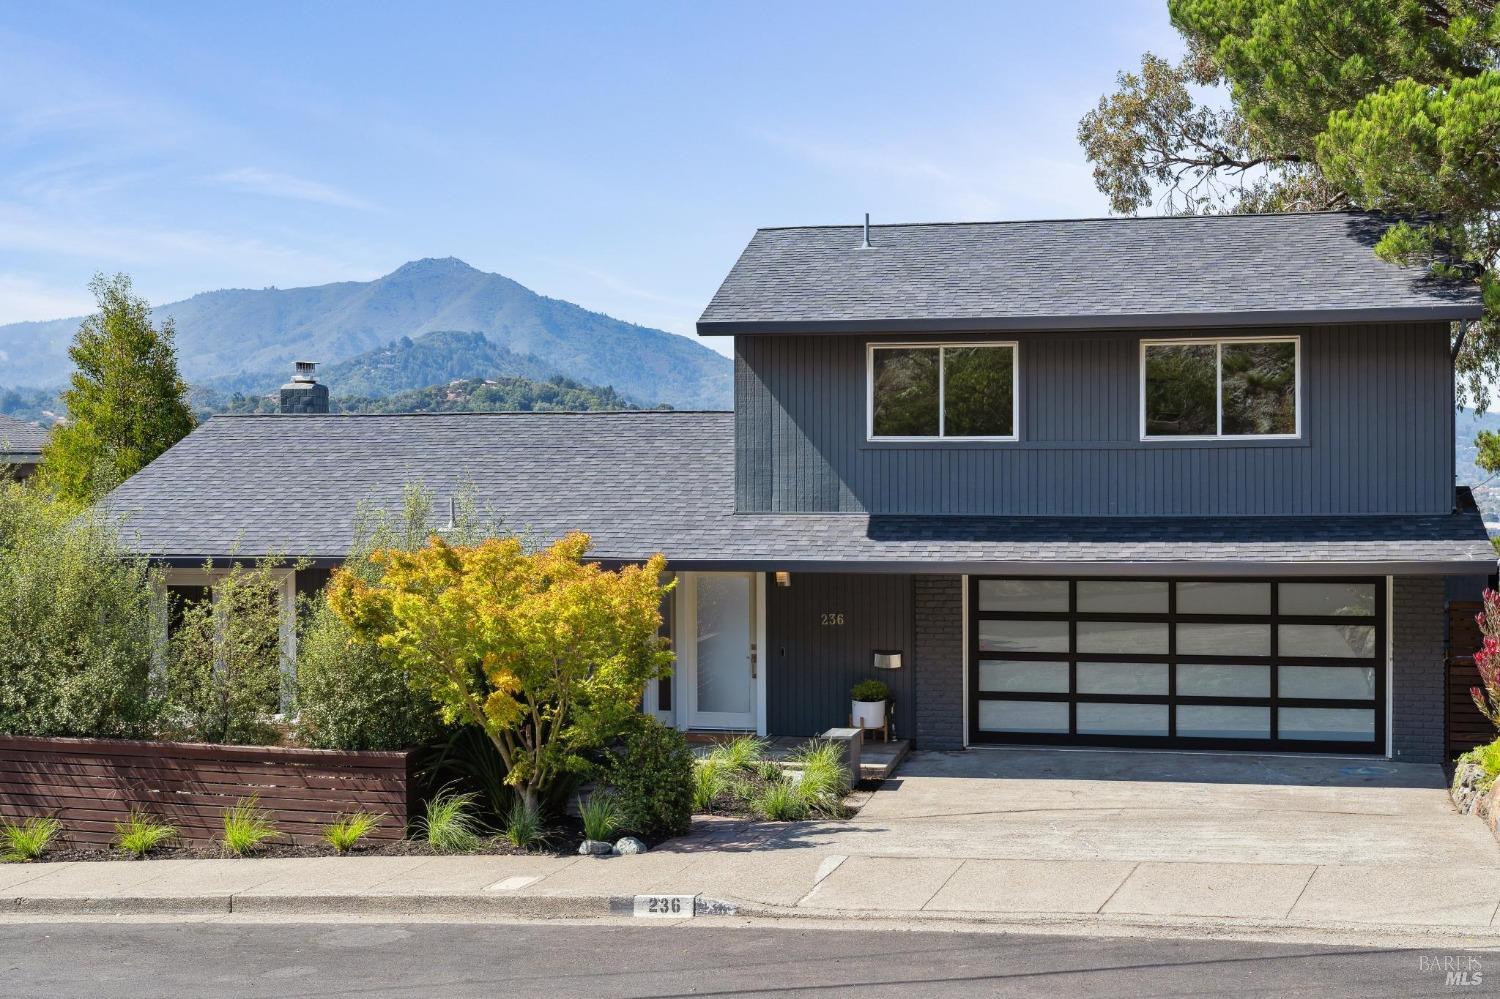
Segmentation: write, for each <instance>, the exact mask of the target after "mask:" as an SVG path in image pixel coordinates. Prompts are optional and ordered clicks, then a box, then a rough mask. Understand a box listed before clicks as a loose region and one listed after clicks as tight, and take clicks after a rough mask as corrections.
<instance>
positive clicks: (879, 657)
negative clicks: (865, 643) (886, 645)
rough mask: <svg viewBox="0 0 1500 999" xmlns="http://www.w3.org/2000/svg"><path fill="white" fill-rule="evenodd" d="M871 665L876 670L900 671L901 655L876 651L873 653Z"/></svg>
mask: <svg viewBox="0 0 1500 999" xmlns="http://www.w3.org/2000/svg"><path fill="white" fill-rule="evenodd" d="M873 665H874V667H875V668H876V669H900V668H901V653H899V652H881V651H879V650H878V649H877V650H876V652H875V662H874V664H873Z"/></svg>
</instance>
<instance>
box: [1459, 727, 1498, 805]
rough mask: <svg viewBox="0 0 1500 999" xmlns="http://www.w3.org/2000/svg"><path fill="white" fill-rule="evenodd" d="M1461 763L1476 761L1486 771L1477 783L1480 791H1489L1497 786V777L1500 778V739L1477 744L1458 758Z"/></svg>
mask: <svg viewBox="0 0 1500 999" xmlns="http://www.w3.org/2000/svg"><path fill="white" fill-rule="evenodd" d="M1458 762H1459V763H1461V764H1462V763H1474V764H1477V765H1478V766H1479V768H1480V769H1482V770H1483V771H1484V776H1483V777H1481V778H1480V779H1479V780H1478V781H1477V782H1476V784H1475V786H1476V787H1477V788H1478V790H1479V791H1480V793H1484V792H1487V791H1489V789H1490V788H1492V787H1494V786H1495V781H1496V779H1500V739H1496V740H1495V741H1494V742H1488V743H1485V744H1484V745H1483V746H1475V747H1474V748H1473V749H1471V750H1469V751H1468V752H1467V753H1465V754H1463V755H1462V756H1460V757H1459V758H1458Z"/></svg>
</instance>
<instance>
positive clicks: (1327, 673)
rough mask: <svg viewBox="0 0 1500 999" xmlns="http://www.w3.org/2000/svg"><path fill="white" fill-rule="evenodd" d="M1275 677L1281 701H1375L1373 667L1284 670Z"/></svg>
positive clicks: (1290, 668) (1307, 667)
mask: <svg viewBox="0 0 1500 999" xmlns="http://www.w3.org/2000/svg"><path fill="white" fill-rule="evenodd" d="M1277 677H1278V679H1277V693H1278V694H1280V695H1281V696H1282V697H1306V698H1310V699H1312V700H1319V701H1332V700H1350V701H1371V700H1374V699H1375V667H1373V666H1283V667H1281V671H1280V672H1279V673H1278V674H1277Z"/></svg>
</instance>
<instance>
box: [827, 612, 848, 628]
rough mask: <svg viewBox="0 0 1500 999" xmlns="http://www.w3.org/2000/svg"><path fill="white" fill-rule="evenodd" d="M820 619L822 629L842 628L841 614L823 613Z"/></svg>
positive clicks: (842, 616)
mask: <svg viewBox="0 0 1500 999" xmlns="http://www.w3.org/2000/svg"><path fill="white" fill-rule="evenodd" d="M822 619H823V627H825V628H842V627H843V626H844V615H843V614H842V613H837V614H835V613H833V612H831V611H825V612H824V613H823V615H822Z"/></svg>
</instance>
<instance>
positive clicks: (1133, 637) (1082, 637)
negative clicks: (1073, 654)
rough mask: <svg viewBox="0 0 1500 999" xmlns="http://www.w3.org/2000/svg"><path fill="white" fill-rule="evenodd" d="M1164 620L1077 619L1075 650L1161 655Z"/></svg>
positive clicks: (1121, 654)
mask: <svg viewBox="0 0 1500 999" xmlns="http://www.w3.org/2000/svg"><path fill="white" fill-rule="evenodd" d="M1168 627H1170V625H1168V624H1166V623H1157V622H1152V621H1079V622H1078V651H1079V652H1089V653H1106V654H1110V655H1117V656H1129V655H1137V656H1145V655H1165V654H1166V652H1167V628H1168Z"/></svg>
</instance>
